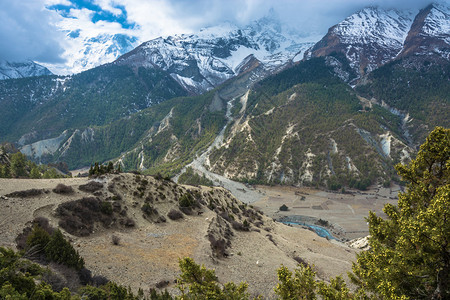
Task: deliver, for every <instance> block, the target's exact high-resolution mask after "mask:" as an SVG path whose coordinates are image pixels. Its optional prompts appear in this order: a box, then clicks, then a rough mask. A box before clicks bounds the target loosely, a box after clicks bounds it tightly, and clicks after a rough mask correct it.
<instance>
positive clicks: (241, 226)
mask: <svg viewBox="0 0 450 300" xmlns="http://www.w3.org/2000/svg"><path fill="white" fill-rule="evenodd" d="M246 224H248V223H246V221H244V224H242V223H240V222H237V221H232V222H231V226H232V227H233V229H234V230H238V231H249V229H250V228H249V226H246Z"/></svg>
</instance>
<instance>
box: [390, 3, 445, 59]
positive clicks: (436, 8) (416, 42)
mask: <svg viewBox="0 0 450 300" xmlns="http://www.w3.org/2000/svg"><path fill="white" fill-rule="evenodd" d="M409 55H416V56H422V57H425V59H430V57H439V58H443V59H445V60H447V61H449V60H450V6H446V5H443V4H430V5H429V6H427V7H426V8H424V9H422V10H421V11H420V12H419V13H418V14H417V16H416V18H415V19H414V22H413V24H412V25H411V29H410V31H409V33H408V36H407V37H406V39H405V42H404V46H403V50H402V52H401V53H400V55H399V57H406V56H409Z"/></svg>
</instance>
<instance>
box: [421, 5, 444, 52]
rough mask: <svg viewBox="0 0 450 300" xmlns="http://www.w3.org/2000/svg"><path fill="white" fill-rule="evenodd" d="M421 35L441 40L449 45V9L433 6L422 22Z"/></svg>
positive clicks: (442, 6)
mask: <svg viewBox="0 0 450 300" xmlns="http://www.w3.org/2000/svg"><path fill="white" fill-rule="evenodd" d="M422 30H423V33H425V34H428V35H430V36H435V37H440V38H443V39H444V40H445V41H446V43H447V44H450V7H449V6H445V5H443V4H433V8H432V9H431V10H430V13H429V14H428V15H427V17H426V18H425V20H424V26H423V29H422Z"/></svg>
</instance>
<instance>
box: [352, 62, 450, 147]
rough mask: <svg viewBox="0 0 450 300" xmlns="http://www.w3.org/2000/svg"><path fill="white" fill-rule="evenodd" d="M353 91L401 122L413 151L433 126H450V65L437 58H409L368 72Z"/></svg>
mask: <svg viewBox="0 0 450 300" xmlns="http://www.w3.org/2000/svg"><path fill="white" fill-rule="evenodd" d="M355 90H356V91H357V92H358V93H359V94H360V95H362V96H364V97H366V98H368V99H372V101H374V102H377V103H378V104H380V105H382V106H384V107H386V108H387V109H389V110H390V111H391V112H393V113H394V114H396V115H398V116H399V117H400V118H401V119H402V121H401V122H402V125H401V127H402V131H403V135H404V136H405V138H406V139H407V140H408V141H409V144H410V145H411V146H412V147H414V148H416V147H418V146H419V145H420V144H422V143H423V141H424V139H425V137H426V136H427V135H428V133H429V132H430V131H431V130H433V128H434V127H435V126H444V127H447V128H448V127H450V115H449V112H450V63H448V62H446V61H445V60H443V59H442V57H439V56H434V55H430V56H426V57H424V56H420V55H414V56H408V57H404V58H402V59H397V60H395V61H394V62H391V63H388V64H386V65H384V66H382V67H380V68H379V69H377V70H375V71H373V72H372V73H370V74H369V75H368V76H367V78H366V79H365V80H364V81H363V82H361V83H360V84H358V85H357V86H356V88H355Z"/></svg>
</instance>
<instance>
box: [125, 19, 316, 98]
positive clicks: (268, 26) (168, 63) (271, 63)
mask: <svg viewBox="0 0 450 300" xmlns="http://www.w3.org/2000/svg"><path fill="white" fill-rule="evenodd" d="M292 32H293V31H292V30H290V31H287V30H285V29H284V28H283V26H282V25H281V22H280V21H279V19H277V18H276V16H275V15H274V13H273V12H272V13H269V15H268V16H265V17H263V18H261V19H259V20H257V21H254V22H252V23H251V24H250V25H248V26H243V27H239V26H237V25H235V24H232V23H229V22H225V23H223V24H220V25H217V26H213V27H208V28H203V29H202V30H200V31H199V32H197V33H195V34H181V35H174V36H166V37H159V38H156V39H153V40H150V41H148V42H145V43H143V44H142V45H141V46H139V47H138V48H136V49H135V50H133V51H132V52H130V53H128V54H126V55H124V56H122V57H120V58H119V59H118V60H117V61H116V63H118V64H128V65H130V64H131V65H133V66H135V67H141V66H143V67H158V68H161V69H163V70H165V71H168V72H169V73H170V74H171V76H172V77H173V78H174V79H175V80H176V81H178V82H179V83H180V84H181V85H182V86H184V87H185V88H186V89H188V90H189V91H192V92H195V93H200V92H204V91H205V90H208V89H211V88H213V87H215V86H216V85H218V84H220V83H222V82H224V81H225V80H227V79H229V78H231V77H233V76H236V75H237V74H238V73H239V72H240V71H242V70H243V69H242V68H241V67H240V66H241V65H242V63H243V61H244V60H245V59H246V58H248V57H249V56H250V55H251V56H252V57H253V58H254V59H256V60H257V61H259V62H261V63H262V65H261V66H262V68H264V69H265V70H266V71H267V72H271V71H274V70H276V69H277V68H280V67H282V66H284V65H286V64H288V63H290V62H292V61H295V60H299V58H301V56H300V55H299V53H303V52H304V51H305V50H306V49H308V48H309V47H311V46H312V44H313V43H314V42H315V41H317V39H315V40H308V38H302V39H301V38H300V37H298V36H295V34H293V33H292Z"/></svg>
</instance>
